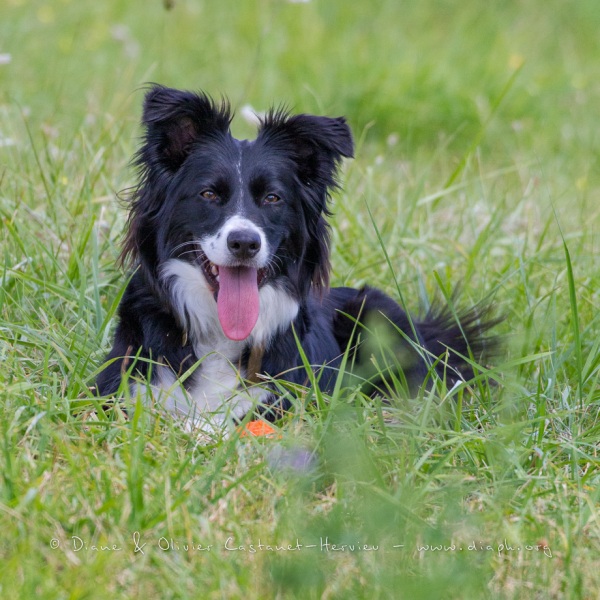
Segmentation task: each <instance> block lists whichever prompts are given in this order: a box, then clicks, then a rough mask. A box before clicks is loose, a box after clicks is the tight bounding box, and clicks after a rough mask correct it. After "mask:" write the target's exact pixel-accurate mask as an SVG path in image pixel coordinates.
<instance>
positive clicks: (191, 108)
mask: <svg viewBox="0 0 600 600" xmlns="http://www.w3.org/2000/svg"><path fill="white" fill-rule="evenodd" d="M230 123H231V112H230V108H229V105H228V103H227V102H225V101H223V102H222V103H221V104H220V105H217V104H215V102H214V101H213V100H212V99H211V98H209V97H208V96H206V95H205V94H202V93H198V94H195V93H193V92H187V91H181V90H174V89H171V88H167V87H164V86H161V85H153V86H152V87H151V88H150V89H149V90H148V92H147V93H146V97H145V99H144V111H143V116H142V124H143V125H144V127H145V128H146V136H145V144H144V146H143V147H142V149H141V150H140V154H139V163H140V164H142V165H143V166H145V167H149V168H152V167H157V166H159V167H162V168H164V169H167V170H168V171H170V172H175V171H176V170H177V169H178V168H179V167H180V166H181V164H182V163H183V161H184V160H185V159H186V158H187V156H188V154H189V153H190V151H191V148H192V146H193V144H194V143H195V142H197V141H199V140H200V139H201V138H202V137H203V136H205V135H210V134H214V133H215V132H222V133H226V132H227V131H229V125H230Z"/></svg>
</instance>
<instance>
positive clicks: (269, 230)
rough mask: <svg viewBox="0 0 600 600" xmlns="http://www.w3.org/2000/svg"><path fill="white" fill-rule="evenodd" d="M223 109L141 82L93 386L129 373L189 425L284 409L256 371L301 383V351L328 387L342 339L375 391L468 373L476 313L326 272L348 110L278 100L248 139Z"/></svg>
mask: <svg viewBox="0 0 600 600" xmlns="http://www.w3.org/2000/svg"><path fill="white" fill-rule="evenodd" d="M230 121H231V113H230V110H229V107H228V105H227V104H226V103H225V102H223V103H221V104H216V103H215V102H213V101H212V100H211V99H210V98H208V97H207V96H205V95H203V94H195V93H191V92H186V91H178V90H174V89H169V88H165V87H162V86H153V87H151V88H150V89H149V91H148V92H147V94H146V98H145V102H144V113H143V120H142V122H143V126H144V127H145V137H144V141H143V144H142V147H141V149H140V150H139V152H138V154H137V161H136V164H137V165H138V167H139V169H140V182H139V184H138V186H137V187H136V188H135V190H134V192H133V195H132V198H131V208H130V215H129V223H128V230H127V233H126V238H125V244H124V249H123V254H122V257H123V260H124V261H125V262H129V263H130V265H131V266H132V270H133V275H132V277H131V280H130V282H129V284H128V286H127V289H126V291H125V293H124V295H123V298H122V300H121V304H120V306H119V324H118V327H117V330H116V333H115V341H114V346H113V348H112V350H111V352H110V354H109V355H108V359H107V365H106V366H105V368H104V370H103V371H102V372H101V373H100V375H99V377H98V380H97V382H96V385H97V390H98V392H99V394H100V395H104V396H106V395H112V394H115V393H116V392H117V391H118V390H119V388H120V386H121V383H122V380H123V378H124V377H131V378H132V379H131V381H132V382H131V383H128V384H127V385H129V386H130V388H129V389H131V390H139V389H140V386H142V387H143V386H145V387H146V388H147V389H146V391H144V393H147V392H151V393H149V394H148V395H149V396H151V397H153V398H154V399H157V400H159V401H160V402H161V403H162V404H163V406H164V408H166V409H167V410H168V411H171V412H173V413H176V414H179V415H181V416H182V417H184V418H187V419H190V421H189V423H191V424H194V423H200V422H202V421H204V420H210V418H211V416H213V417H214V418H215V420H216V422H217V423H220V422H223V420H224V417H225V416H227V415H228V414H229V415H231V416H233V417H234V418H238V419H239V418H241V417H243V415H245V414H246V413H247V412H248V411H251V410H255V409H256V408H257V407H258V409H259V410H262V411H263V412H265V413H266V415H267V417H269V418H274V417H275V415H276V414H277V410H276V408H277V409H278V410H280V409H282V408H283V409H285V408H289V406H286V403H285V402H283V403H282V402H281V399H280V397H279V396H280V395H278V394H277V393H276V391H275V388H274V387H272V383H271V384H267V385H265V384H264V383H263V384H262V385H260V384H258V383H257V381H259V380H260V379H261V378H262V379H263V381H264V379H265V377H264V376H267V377H271V378H278V379H282V380H287V381H289V382H293V383H298V384H307V383H308V377H307V372H306V370H305V367H304V366H303V365H304V364H305V361H308V363H309V364H310V365H311V366H312V368H313V370H314V372H315V373H316V374H317V376H318V377H320V379H319V383H320V387H321V389H324V390H325V391H327V390H329V391H330V390H331V389H332V386H333V385H334V382H335V380H336V376H337V373H338V370H339V366H340V363H341V359H342V357H343V356H344V353H346V352H347V355H346V356H347V357H349V361H348V364H352V366H353V368H352V370H353V373H355V376H356V377H357V381H359V380H360V381H363V382H364V383H365V389H367V390H368V393H377V391H378V390H381V388H383V391H384V393H385V389H386V386H389V385H390V382H392V383H394V382H395V383H394V385H396V386H397V383H398V381H402V382H404V385H405V387H406V389H407V390H413V391H414V390H415V389H416V388H417V387H418V386H419V385H420V384H422V383H423V382H424V381H425V380H426V379H427V378H428V374H430V373H431V372H433V371H434V370H437V372H438V373H440V374H442V376H445V377H447V378H449V379H451V380H457V379H460V378H461V377H470V376H472V370H471V368H470V367H469V365H468V362H467V361H465V360H464V358H465V357H467V356H475V357H477V358H478V357H479V356H480V355H481V352H482V351H483V350H484V349H485V348H486V347H488V346H489V341H490V340H489V338H486V337H485V336H484V334H485V332H486V331H487V330H488V329H489V327H490V326H491V324H492V323H491V322H490V321H487V322H486V321H483V322H482V320H481V318H480V313H481V311H478V310H477V309H472V310H471V311H468V312H466V313H464V314H462V316H461V317H460V318H457V316H456V314H455V313H453V312H452V311H450V310H449V309H442V310H437V311H433V312H431V311H430V313H429V314H428V315H427V316H426V317H425V319H424V320H423V321H420V322H417V321H413V320H411V319H410V317H409V316H408V315H407V314H406V313H405V312H404V311H403V310H402V309H401V308H400V306H399V305H398V304H397V303H396V302H395V301H393V300H392V299H391V298H389V297H388V296H386V295H385V294H384V293H383V292H381V291H379V290H376V289H372V288H367V287H366V288H363V289H360V290H357V289H352V288H330V287H329V285H328V284H329V232H328V225H327V223H326V220H325V218H326V217H327V216H329V214H330V213H329V210H328V199H329V194H330V192H331V191H332V189H334V188H336V171H337V167H338V166H339V164H340V162H341V160H342V158H343V157H352V155H353V141H352V134H351V132H350V129H349V127H348V125H347V124H346V121H345V120H344V119H343V118H327V117H319V116H311V115H304V114H300V115H295V116H290V115H289V114H287V113H286V112H284V111H280V110H279V111H277V110H274V111H271V112H270V113H269V114H267V116H266V117H264V118H263V119H262V121H261V125H260V128H259V132H258V136H257V138H256V139H255V140H254V141H247V140H237V139H235V138H234V137H232V135H231V133H230V129H229V126H230ZM382 332H384V333H385V335H380V334H381V333H382ZM300 348H301V349H302V352H303V353H304V355H305V359H304V361H303V358H302V353H301V350H300ZM440 356H441V357H443V359H442V360H438V357H440ZM431 365H434V366H433V368H432V366H431ZM385 373H388V374H389V377H387V378H386V377H385ZM261 376H262V377H261ZM121 389H123V388H121ZM282 404H283V406H282Z"/></svg>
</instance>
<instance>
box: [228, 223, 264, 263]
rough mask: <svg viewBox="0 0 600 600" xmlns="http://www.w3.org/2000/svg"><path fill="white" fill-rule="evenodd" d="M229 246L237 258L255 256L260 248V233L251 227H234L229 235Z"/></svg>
mask: <svg viewBox="0 0 600 600" xmlns="http://www.w3.org/2000/svg"><path fill="white" fill-rule="evenodd" d="M227 248H229V251H230V252H231V254H233V256H235V257H236V258H240V259H242V260H244V259H248V258H253V257H254V256H256V255H257V254H258V251H259V250H260V235H259V234H258V232H257V231H252V230H251V229H234V230H233V231H231V232H229V235H228V236H227Z"/></svg>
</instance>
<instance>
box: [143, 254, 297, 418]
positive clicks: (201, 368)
mask: <svg viewBox="0 0 600 600" xmlns="http://www.w3.org/2000/svg"><path fill="white" fill-rule="evenodd" d="M161 279H162V281H163V282H164V284H165V286H166V287H167V288H168V289H169V292H170V296H171V299H172V304H173V307H174V309H175V312H176V313H177V317H178V319H179V321H180V323H181V325H182V327H183V328H184V329H185V331H186V332H187V334H188V338H189V340H190V342H192V344H193V346H194V352H195V354H196V356H197V357H198V359H199V360H198V363H197V365H196V370H195V372H194V374H193V376H192V378H191V381H192V384H191V385H186V386H185V387H184V385H182V383H181V382H179V381H178V380H177V378H176V376H175V373H174V372H173V371H172V370H171V369H170V368H169V367H168V366H159V367H157V372H156V376H155V377H154V378H153V383H152V386H151V387H152V389H153V392H154V396H155V397H156V399H158V400H159V401H160V403H161V404H162V406H164V408H165V409H166V410H167V411H169V412H171V413H173V414H175V415H178V416H180V417H182V418H184V419H186V420H188V423H194V424H195V425H198V424H200V423H201V422H203V421H213V422H214V423H215V424H221V423H223V421H224V420H226V419H227V417H228V416H236V417H242V416H243V415H244V414H246V413H247V412H248V411H250V410H252V408H253V407H254V406H255V405H256V403H257V402H261V401H262V400H263V399H264V398H265V397H266V395H268V393H269V392H268V391H266V390H264V389H263V388H261V387H258V386H252V387H246V385H245V383H244V378H245V377H246V373H245V372H244V370H243V369H240V358H241V356H242V354H243V352H244V351H245V349H246V348H248V347H254V346H262V347H263V348H266V347H268V345H269V344H270V342H271V340H272V338H273V336H274V335H275V334H276V333H277V332H278V331H280V330H282V329H285V328H287V327H288V326H289V325H290V323H291V322H292V321H293V320H294V318H295V317H296V315H297V313H298V303H297V302H296V301H295V300H294V299H293V298H292V297H291V296H290V295H289V294H288V293H287V292H286V291H285V290H282V289H280V288H278V287H276V286H274V285H270V284H267V285H265V286H263V287H262V288H261V289H260V291H259V298H260V313H259V317H258V321H257V323H256V325H255V327H254V329H253V331H252V334H251V335H250V337H249V338H248V340H244V341H242V342H236V341H232V340H229V339H227V338H226V337H225V335H224V334H223V331H222V328H221V325H220V323H219V319H218V315H217V306H216V302H215V300H214V297H213V293H212V291H211V290H210V288H209V286H208V284H207V282H206V279H205V278H204V275H203V274H202V272H201V271H200V270H199V269H198V268H197V267H195V266H194V265H192V264H190V263H187V262H185V261H182V260H179V259H172V260H169V261H167V262H166V263H165V265H164V266H163V268H162V270H161ZM186 388H187V389H186Z"/></svg>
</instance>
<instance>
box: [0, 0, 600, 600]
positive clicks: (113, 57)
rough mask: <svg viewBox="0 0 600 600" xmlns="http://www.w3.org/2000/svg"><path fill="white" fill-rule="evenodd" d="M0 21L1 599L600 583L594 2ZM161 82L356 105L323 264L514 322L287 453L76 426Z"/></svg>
mask: <svg viewBox="0 0 600 600" xmlns="http://www.w3.org/2000/svg"><path fill="white" fill-rule="evenodd" d="M165 4H168V5H169V6H170V7H171V8H170V10H167V8H166V6H165ZM0 12H1V17H2V18H1V19H0V217H1V219H2V230H1V234H0V235H1V237H0V250H1V254H0V256H1V264H0V359H1V361H2V366H1V367H0V398H1V408H0V411H1V413H2V416H1V418H0V422H1V425H0V443H1V445H2V450H1V452H0V455H1V458H0V465H1V470H2V480H1V482H0V515H1V517H0V522H1V527H0V531H1V533H0V559H1V562H2V565H3V569H2V571H1V573H2V574H1V575H0V590H1V591H2V595H3V596H4V597H11V598H12V597H15V598H16V597H22V598H32V597H40V598H105V597H107V596H110V597H113V598H132V597H147V598H191V597H198V596H202V597H207V598H208V597H210V598H240V597H248V598H268V597H282V598H287V597H297V598H337V597H356V598H361V597H364V598H407V599H412V598H416V599H418V598H425V599H426V598H488V597H489V598H597V597H598V595H599V590H600V578H599V575H598V569H597V561H598V558H597V557H598V556H599V555H600V554H599V552H600V535H599V534H600V532H599V524H598V511H597V507H598V496H599V491H598V490H599V487H598V483H599V472H598V456H597V454H598V436H599V433H600V427H599V424H598V409H599V407H600V394H599V392H598V388H599V380H600V322H599V317H598V312H599V311H598V308H599V304H600V298H599V288H600V285H599V283H600V274H599V266H598V265H599V263H598V246H599V237H598V225H599V211H600V208H599V207H600V203H599V202H598V198H599V196H598V190H599V170H598V159H599V154H598V147H599V146H598V139H597V138H598V122H599V116H600V115H599V107H600V102H599V100H600V61H598V56H600V47H599V46H600V36H598V33H597V32H598V31H599V30H600V8H599V6H598V3H597V2H596V0H578V1H577V2H564V1H560V0H548V1H546V2H542V1H541V0H507V1H504V2H493V3H492V2H481V1H479V2H478V1H476V0H465V1H463V2H451V1H450V0H430V1H427V2H416V1H406V2H397V1H392V0H377V1H373V2H368V3H367V2H354V3H350V2H343V1H341V0H328V1H325V0H312V1H310V2H287V1H284V0H260V1H258V0H256V1H254V0H252V1H247V2H232V1H230V0H226V1H220V2H217V1H214V0H211V1H208V0H207V1H204V2H201V1H199V0H187V1H183V0H171V1H170V2H165V3H162V2H160V1H159V0H150V1H147V2H143V3H142V2H122V1H117V0H107V1H105V2H96V3H93V2H75V1H73V0H71V1H69V0H55V1H51V2H48V1H27V0H4V3H3V5H2V7H1V9H0ZM148 81H156V82H160V83H163V84H165V85H170V86H174V87H182V88H188V89H203V90H205V91H207V92H209V93H211V94H212V95H214V96H217V97H218V96H219V95H220V94H223V95H226V96H228V97H229V98H230V100H231V102H232V104H233V105H234V107H235V108H237V109H238V113H239V112H240V110H241V108H242V107H244V106H246V105H249V106H251V107H253V109H254V110H256V111H263V110H266V109H267V108H269V107H270V106H272V105H274V104H275V105H279V104H286V105H287V106H289V107H290V108H292V109H293V110H294V111H298V112H312V113H319V114H329V115H346V116H347V118H348V119H349V122H350V123H351V125H352V127H353V130H354V132H355V135H356V139H357V141H358V148H357V158H356V160H354V161H352V162H349V163H348V164H347V165H346V166H345V170H344V177H343V179H344V191H343V192H342V193H340V194H338V195H337V196H336V198H335V199H334V203H333V206H334V211H335V215H336V216H335V226H334V232H333V233H334V239H333V257H332V258H333V261H332V262H333V268H334V272H333V283H334V284H351V285H359V284H361V283H364V282H366V281H369V282H370V283H372V284H375V285H378V286H380V287H382V288H384V289H386V291H388V292H390V293H393V294H394V293H396V281H397V282H399V285H400V288H401V289H402V291H403V295H404V297H405V299H406V301H407V304H408V305H409V307H410V308H412V309H414V310H415V311H417V310H418V308H419V306H424V305H425V306H426V305H427V303H428V302H429V301H430V299H431V298H432V296H433V295H435V293H436V290H437V289H438V288H439V287H440V286H441V287H443V288H445V289H451V288H452V287H453V286H454V285H456V284H457V282H459V281H462V282H463V296H464V302H465V303H469V302H475V301H478V300H480V299H482V298H484V297H489V296H491V297H493V298H494V301H495V302H496V303H497V304H498V311H499V312H503V313H505V314H506V315H507V320H506V322H505V323H504V324H503V325H502V326H501V327H500V328H499V330H500V333H502V334H504V335H505V339H506V347H505V353H504V355H503V356H502V357H500V359H499V361H498V364H496V365H494V367H493V368H492V369H491V371H489V372H487V373H484V375H483V376H482V378H481V380H480V381H479V382H478V383H476V384H474V385H468V386H467V385H465V386H462V387H461V388H459V389H456V390H444V389H443V387H442V388H441V389H437V388H436V390H434V391H433V392H431V393H425V394H423V395H421V396H420V397H418V398H415V399H412V400H407V401H406V400H405V401H400V400H398V402H396V403H393V404H392V405H391V406H382V405H381V404H380V403H379V404H378V403H375V405H373V404H369V403H368V402H366V400H365V399H364V398H362V397H360V395H358V394H357V393H356V392H355V391H352V390H342V391H341V392H340V393H339V394H337V395H336V396H335V397H333V398H330V399H328V403H327V404H325V405H318V408H312V409H307V410H305V409H304V408H303V405H302V406H301V404H302V403H301V402H300V401H299V402H298V404H299V407H298V412H297V414H296V415H295V416H294V417H291V418H290V419H289V420H288V421H286V422H285V423H284V424H283V426H282V429H281V435H282V438H281V439H279V440H263V441H258V442H256V441H253V440H244V441H242V440H237V439H235V438H234V439H231V440H226V441H223V442H220V443H215V444H212V445H208V446H202V445H199V444H198V443H197V441H196V440H195V439H194V437H193V436H190V435H189V434H186V433H184V432H182V431H180V430H179V429H178V428H177V427H176V426H174V425H173V424H172V423H169V422H165V421H164V420H163V419H161V417H160V415H156V414H152V413H151V412H150V411H145V410H143V409H142V408H141V407H138V409H137V411H136V413H135V416H134V418H132V419H130V420H125V419H119V418H112V417H111V418H105V417H103V416H102V414H100V415H98V416H97V417H93V415H94V409H95V408H96V407H97V404H95V400H94V399H93V398H90V397H89V394H88V393H87V392H86V389H87V385H89V384H90V383H91V381H93V375H94V372H95V370H96V369H98V368H99V366H100V365H101V362H102V359H103V356H104V353H105V352H106V350H107V349H108V347H109V344H110V337H111V327H112V326H113V325H114V319H113V317H114V302H115V299H116V298H118V294H119V291H120V289H121V287H122V285H123V283H124V276H123V274H122V273H120V272H119V270H118V269H117V268H116V266H115V260H116V257H117V255H118V243H119V240H120V233H121V230H122V227H123V224H124V220H125V210H124V207H123V206H122V204H121V203H120V202H119V201H118V200H117V193H118V191H119V190H122V189H124V188H126V187H128V186H130V185H131V184H132V183H133V181H134V173H133V172H132V170H131V169H130V168H129V167H128V161H129V159H130V157H131V155H132V153H133V152H134V151H135V148H136V144H137V140H138V138H139V135H140V131H139V128H138V121H139V115H140V104H141V100H142V96H143V92H142V90H143V85H144V84H145V82H148ZM233 127H234V133H236V135H238V136H240V137H251V136H252V135H253V127H252V126H250V125H249V124H248V123H247V122H246V121H245V120H244V119H243V118H241V117H240V116H238V118H237V119H236V120H235V121H234V126H233ZM367 205H368V207H369V209H370V210H371V212H372V214H373V220H374V222H375V224H376V225H377V228H378V229H379V231H380V234H381V238H382V240H383V242H384V244H385V248H386V252H387V254H388V255H389V256H390V260H391V263H392V265H393V273H391V272H390V270H389V269H388V267H387V266H386V265H385V260H384V254H383V252H382V249H381V247H380V243H379V240H378V239H377V235H376V234H375V231H374V226H373V223H372V222H371V219H370V217H369V213H368V211H367ZM300 396H301V397H302V395H300ZM311 398H312V396H311V392H307V395H306V397H304V398H303V399H304V400H305V401H306V404H307V405H310V400H311ZM286 465H288V466H286ZM289 465H292V467H290V466H289ZM135 533H138V534H139V535H140V536H141V537H140V540H141V541H140V543H144V542H146V543H147V546H146V547H145V550H146V552H145V553H144V554H142V553H141V552H135V544H134V534H135ZM74 536H76V537H74ZM229 538H232V540H231V541H230V542H229V543H228V542H227V540H228V539H229ZM326 538H327V540H328V541H329V542H331V543H334V544H338V545H340V544H348V545H354V546H357V544H358V543H360V544H361V545H365V544H366V545H369V546H371V547H372V546H378V547H379V548H378V550H372V551H358V550H357V548H355V550H354V551H350V550H349V549H348V547H347V549H346V551H344V552H339V553H335V552H332V551H329V552H327V551H326V548H324V549H323V548H322V547H321V545H320V544H321V541H322V540H325V539H326ZM77 539H82V540H85V543H86V545H87V549H80V550H77V547H76V541H77ZM52 540H56V543H57V544H58V548H53V547H52V543H53V542H52ZM163 540H167V542H164V541H163ZM170 540H173V542H172V543H171V542H170ZM259 541H262V543H263V544H272V545H275V544H280V545H285V546H287V545H288V544H290V545H292V546H293V545H295V544H297V543H301V544H302V545H303V546H306V545H311V544H315V545H317V548H312V549H311V548H305V547H303V548H301V549H300V550H296V551H286V550H277V551H269V550H266V549H264V548H263V549H260V550H257V551H256V552H251V551H250V549H249V546H250V545H251V544H252V545H254V546H255V548H254V549H255V550H256V547H257V546H258V543H259ZM165 543H166V544H167V546H166V547H165ZM226 543H228V546H229V547H231V546H235V547H239V546H244V549H243V550H237V551H235V550H227V549H225V544H226ZM93 544H96V545H97V546H100V545H104V546H108V547H110V549H107V550H94V549H92V548H91V546H92V545H93ZM184 544H188V549H187V550H185V549H183V547H184ZM189 544H193V545H194V547H193V548H190V547H189ZM198 544H203V545H204V546H208V545H211V550H210V551H204V550H198V549H197V546H198ZM439 545H441V547H442V549H438V550H432V549H431V547H432V546H435V547H436V548H438V547H439ZM501 545H502V546H504V547H503V548H502V549H501V548H500V546H501ZM113 546H115V547H117V548H120V549H118V550H117V549H113V548H112V547H113ZM176 546H177V547H176ZM394 546H403V547H402V548H394ZM444 547H445V549H444ZM508 547H510V548H512V549H511V550H508ZM165 548H166V549H165ZM461 548H462V550H461ZM517 548H519V549H520V550H518V549H517ZM544 548H546V549H547V550H544ZM549 555H551V556H549Z"/></svg>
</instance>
